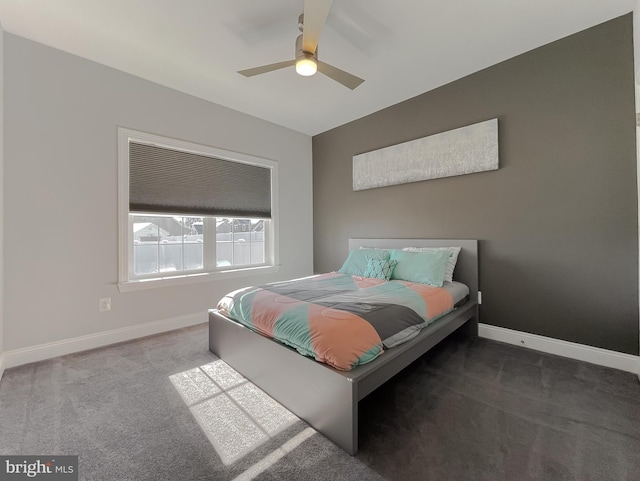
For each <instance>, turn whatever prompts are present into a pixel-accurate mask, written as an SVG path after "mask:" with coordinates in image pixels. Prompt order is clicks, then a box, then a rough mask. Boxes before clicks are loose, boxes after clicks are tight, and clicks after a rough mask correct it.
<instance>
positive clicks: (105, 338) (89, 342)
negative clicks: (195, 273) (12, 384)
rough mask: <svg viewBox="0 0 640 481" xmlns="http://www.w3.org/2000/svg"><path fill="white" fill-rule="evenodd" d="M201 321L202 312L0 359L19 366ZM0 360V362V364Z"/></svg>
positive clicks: (15, 352)
mask: <svg viewBox="0 0 640 481" xmlns="http://www.w3.org/2000/svg"><path fill="white" fill-rule="evenodd" d="M203 322H207V312H206V311H204V312H198V313H196V314H189V315H186V316H180V317H174V318H171V319H163V320H161V321H154V322H148V323H146V324H139V325H136V326H130V327H123V328H121V329H114V330H111V331H105V332H98V333H96V334H89V335H86V336H79V337H74V338H71V339H64V340H62V341H55V342H49V343H46V344H39V345H37V346H31V347H25V348H22V349H15V350H12V351H6V352H5V353H4V355H3V357H2V358H3V361H4V367H5V368H6V369H9V368H12V367H16V366H21V365H22V364H28V363H30V362H37V361H43V360H45V359H51V358H52V357H57V356H64V355H65V354H73V353H75V352H80V351H86V350H87V349H95V348H96V347H103V346H108V345H109V344H115V343H116V342H123V341H130V340H132V339H137V338H139V337H144V336H150V335H152V334H159V333H161V332H167V331H172V330H174V329H180V328H181V327H188V326H193V325H196V324H202V323H203ZM1 362H2V361H0V366H1V365H2V364H1Z"/></svg>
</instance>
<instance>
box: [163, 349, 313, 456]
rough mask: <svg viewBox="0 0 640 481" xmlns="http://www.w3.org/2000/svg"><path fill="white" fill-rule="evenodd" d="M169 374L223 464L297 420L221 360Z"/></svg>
mask: <svg viewBox="0 0 640 481" xmlns="http://www.w3.org/2000/svg"><path fill="white" fill-rule="evenodd" d="M169 379H170V380H171V382H172V383H173V385H174V386H175V388H176V389H177V390H178V392H179V393H180V395H181V396H182V399H183V400H184V402H185V404H186V405H187V406H189V409H190V410H191V413H192V414H193V416H194V418H195V419H196V421H197V422H198V424H199V425H200V427H201V429H202V430H203V431H204V433H205V434H206V436H207V438H208V439H209V441H210V442H211V444H212V445H213V447H214V448H215V450H216V452H217V453H218V455H219V456H220V459H221V460H222V462H223V463H224V464H226V465H229V464H232V463H233V462H235V461H237V460H238V459H240V458H242V457H243V456H244V455H246V454H247V453H249V452H251V451H253V450H254V449H255V448H256V447H258V446H260V445H261V444H263V443H264V442H266V441H268V440H269V439H271V438H273V437H274V436H276V435H277V434H279V433H281V432H282V431H284V430H285V429H287V428H288V427H290V426H292V425H293V424H295V423H296V422H297V421H298V418H297V417H296V416H295V415H294V414H293V413H291V412H290V411H288V410H287V409H285V408H284V407H283V406H282V405H281V404H279V403H277V402H276V401H274V400H273V399H272V398H271V397H269V396H268V395H267V394H266V393H264V392H263V391H262V390H260V389H258V388H257V387H256V386H255V385H253V384H252V383H250V382H249V381H248V380H247V379H246V378H244V377H243V376H241V375H240V374H239V373H238V372H237V371H235V370H234V369H232V368H231V367H229V366H228V365H227V364H226V363H225V362H224V361H221V360H217V361H214V362H212V363H209V364H205V365H204V366H200V367H197V368H194V369H189V370H187V371H184V372H181V373H178V374H174V375H172V376H169ZM311 431H312V432H315V431H313V429H311ZM305 432H306V430H305V431H303V433H305ZM300 434H302V433H300ZM300 434H299V435H298V436H296V437H295V438H293V439H298V438H299V437H300ZM307 437H308V436H307ZM304 439H306V438H304ZM304 439H303V440H304ZM290 441H291V440H290ZM300 442H302V441H300ZM285 444H286V443H285ZM298 444H299V443H298ZM283 446H284V445H283ZM281 449H282V448H281ZM276 452H280V451H279V450H277V451H274V453H276ZM272 455H273V454H272ZM282 455H284V454H282ZM280 457H281V456H280ZM265 459H266V458H265ZM278 459H279V458H278Z"/></svg>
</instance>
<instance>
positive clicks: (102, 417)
mask: <svg viewBox="0 0 640 481" xmlns="http://www.w3.org/2000/svg"><path fill="white" fill-rule="evenodd" d="M216 361H217V359H216V357H215V356H214V355H213V354H211V353H209V352H208V350H207V327H206V325H201V326H195V327H192V328H187V329H180V330H178V331H173V332H171V333H166V334H161V335H157V336H151V337H148V338H145V339H141V340H137V341H132V342H127V343H122V344H118V345H114V346H110V347H106V348H102V349H97V350H93V351H87V352H84V353H79V354H74V355H69V356H64V357H60V358H56V359H52V360H48V361H43V362H39V363H34V364H30V365H26V366H21V367H17V368H13V369H9V370H7V371H6V372H5V375H4V377H3V378H2V381H0V454H4V455H7V454H39V455H45V454H58V455H62V454H78V455H79V459H80V463H79V464H80V479H84V480H236V479H237V480H249V479H255V480H271V479H279V480H303V479H304V480H315V479H317V480H329V479H330V480H382V479H386V480H389V481H391V480H402V481H409V480H438V481H446V480H484V479H486V480H492V481H497V480H544V481H554V480H591V479H593V480H598V481H606V480H616V481H620V480H634V481H637V479H639V477H640V383H638V380H637V377H636V376H634V375H632V374H629V373H624V372H620V371H615V370H611V369H606V368H601V367H598V366H593V365H590V364H586V363H580V362H577V361H571V360H567V359H563V358H559V357H556V356H551V355H545V354H541V353H536V352H532V351H528V350H525V349H521V348H518V347H514V346H508V345H504V344H501V343H496V342H492V341H488V340H484V339H473V340H469V339H465V338H464V337H462V336H452V337H451V338H450V339H448V340H446V341H445V342H443V343H442V344H441V345H440V346H438V347H437V348H436V349H434V350H433V351H431V352H430V353H428V354H426V355H425V356H423V357H422V358H421V359H419V360H418V361H416V363H414V364H413V365H412V366H410V367H409V368H408V369H406V370H405V371H403V372H402V373H401V374H400V375H398V376H397V377H396V378H395V379H393V380H392V381H390V382H389V383H387V384H386V385H385V386H383V387H382V388H380V389H379V390H377V391H376V392H374V393H373V394H372V395H370V396H369V397H368V398H367V399H365V400H364V401H362V402H361V403H360V452H359V453H358V455H357V456H355V457H351V456H349V455H347V454H346V453H344V452H343V451H342V450H340V449H339V448H337V447H335V446H334V445H333V444H332V443H331V442H329V441H328V440H327V439H326V438H324V437H323V436H321V435H319V434H318V433H315V432H314V431H313V430H311V429H310V428H309V427H308V426H307V425H306V424H305V423H303V422H301V421H299V420H297V419H295V418H293V417H291V416H290V415H289V414H288V413H287V412H286V411H285V410H283V409H282V408H281V407H280V406H279V405H277V404H275V403H273V402H272V401H271V400H270V398H267V397H265V396H261V395H260V393H259V392H258V391H256V390H255V388H254V387H253V386H252V385H251V384H250V383H247V382H246V381H244V380H242V379H241V378H238V376H236V375H235V374H234V373H233V371H231V370H229V369H225V365H224V364H223V363H220V362H219V361H218V362H216Z"/></svg>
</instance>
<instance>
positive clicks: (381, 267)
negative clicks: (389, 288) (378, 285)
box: [362, 259, 397, 281]
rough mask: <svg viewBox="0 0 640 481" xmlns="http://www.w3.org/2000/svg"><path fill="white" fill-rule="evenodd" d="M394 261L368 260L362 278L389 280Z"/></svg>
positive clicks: (394, 264)
mask: <svg viewBox="0 0 640 481" xmlns="http://www.w3.org/2000/svg"><path fill="white" fill-rule="evenodd" d="M396 264H397V262H396V261H391V260H383V259H369V261H368V262H367V268H366V269H365V270H364V274H363V275H362V276H363V277H373V278H376V279H384V280H385V281H388V280H389V279H391V273H392V272H393V269H394V267H395V266H396Z"/></svg>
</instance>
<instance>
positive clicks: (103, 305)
mask: <svg viewBox="0 0 640 481" xmlns="http://www.w3.org/2000/svg"><path fill="white" fill-rule="evenodd" d="M98 309H99V310H100V312H106V311H110V310H111V298H110V297H103V298H102V299H100V300H99V301H98Z"/></svg>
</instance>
